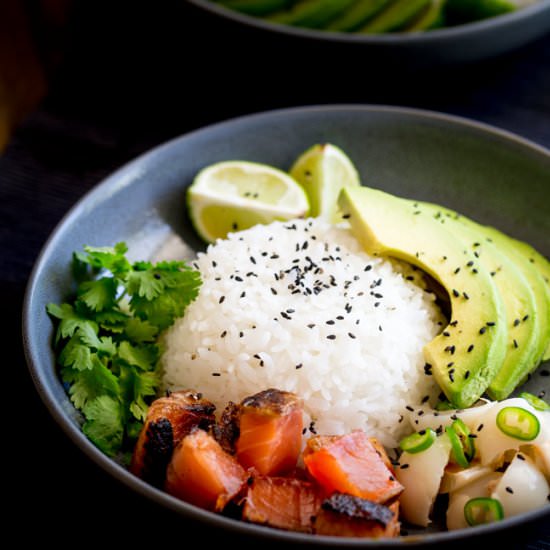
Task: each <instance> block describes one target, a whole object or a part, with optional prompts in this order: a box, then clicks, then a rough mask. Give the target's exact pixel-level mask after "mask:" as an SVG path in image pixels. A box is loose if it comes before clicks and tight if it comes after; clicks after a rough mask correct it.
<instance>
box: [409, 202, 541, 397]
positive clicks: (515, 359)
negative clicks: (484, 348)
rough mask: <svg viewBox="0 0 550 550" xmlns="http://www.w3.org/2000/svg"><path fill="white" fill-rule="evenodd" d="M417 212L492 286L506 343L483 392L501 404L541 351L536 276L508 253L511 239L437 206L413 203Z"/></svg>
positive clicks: (511, 252)
mask: <svg viewBox="0 0 550 550" xmlns="http://www.w3.org/2000/svg"><path fill="white" fill-rule="evenodd" d="M418 208H421V209H422V210H426V211H427V212H430V213H431V214H432V215H433V217H434V220H437V221H438V222H439V223H440V224H446V227H447V229H449V230H450V231H452V233H453V234H454V235H457V236H458V237H459V238H460V239H461V240H462V241H463V242H464V243H466V244H467V246H468V248H469V250H471V251H473V253H474V255H475V256H476V257H477V258H478V260H479V262H481V264H482V265H483V266H484V267H485V268H486V269H487V270H488V271H489V273H490V275H491V276H492V277H493V279H494V281H495V284H496V287H497V289H498V291H499V293H500V296H501V299H502V302H503V305H504V309H505V312H506V323H507V328H508V341H507V343H506V355H505V357H504V361H503V363H502V365H501V367H500V368H499V369H498V371H497V373H496V375H495V377H494V378H493V379H492V380H491V382H490V384H489V386H488V388H487V392H488V393H489V395H490V396H491V397H492V398H493V399H498V400H501V399H505V398H506V397H508V396H509V395H510V394H511V393H512V392H513V391H514V389H515V388H516V387H517V386H518V385H519V384H520V383H521V381H522V380H523V379H524V378H525V376H526V375H527V374H528V373H530V372H532V371H533V370H534V369H535V368H536V367H537V365H538V364H539V363H540V358H541V354H542V351H543V349H544V348H546V343H547V339H546V337H545V335H546V333H547V328H546V327H547V325H548V322H549V320H548V319H547V318H546V316H545V315H544V314H545V312H546V301H545V299H544V297H543V295H542V293H541V292H540V281H536V280H535V281H533V279H534V278H536V275H537V274H536V273H534V270H533V268H532V267H531V266H530V265H525V264H526V263H527V262H526V260H524V259H523V258H517V252H515V251H514V250H512V249H511V248H510V243H511V240H510V239H509V238H508V237H506V236H505V235H504V234H502V233H500V236H499V235H498V234H497V233H498V232H497V231H496V230H493V229H492V228H487V227H483V226H481V225H479V224H477V223H475V222H474V221H472V220H470V219H468V218H465V217H464V216H461V215H459V214H458V213H456V212H453V211H452V210H448V209H445V208H441V207H440V206H436V205H433V204H427V203H419V206H418ZM491 237H494V238H491ZM537 283H538V284H537ZM534 290H536V291H537V292H535V291H534ZM453 292H455V289H453ZM541 302H542V303H541ZM541 309H542V313H543V315H542V317H541V315H540V312H541Z"/></svg>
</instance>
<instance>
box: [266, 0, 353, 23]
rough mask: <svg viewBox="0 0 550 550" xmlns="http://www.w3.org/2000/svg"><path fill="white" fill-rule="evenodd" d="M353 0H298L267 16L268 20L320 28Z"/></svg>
mask: <svg viewBox="0 0 550 550" xmlns="http://www.w3.org/2000/svg"><path fill="white" fill-rule="evenodd" d="M353 2H354V0H299V1H298V2H296V3H294V4H293V5H292V6H290V7H289V8H288V9H287V10H282V11H279V12H277V13H273V14H271V15H268V16H267V19H268V20H269V21H272V22H274V23H282V24H284V25H296V26H299V27H309V28H320V27H323V26H325V25H326V24H328V23H329V22H330V21H331V20H332V19H334V18H335V17H337V16H338V15H339V14H340V13H341V12H343V11H344V10H345V9H347V8H348V7H349V6H350V5H351V4H352V3H353Z"/></svg>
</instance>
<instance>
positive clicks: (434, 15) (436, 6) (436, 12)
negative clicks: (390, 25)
mask: <svg viewBox="0 0 550 550" xmlns="http://www.w3.org/2000/svg"><path fill="white" fill-rule="evenodd" d="M446 1H447V0H431V2H430V4H429V5H428V6H427V7H426V8H424V10H423V11H422V12H420V13H419V14H418V16H417V17H415V18H414V19H413V20H412V21H410V22H409V23H408V24H407V25H406V26H405V27H404V28H403V32H420V31H429V30H431V29H438V28H440V27H443V26H444V25H445V3H446Z"/></svg>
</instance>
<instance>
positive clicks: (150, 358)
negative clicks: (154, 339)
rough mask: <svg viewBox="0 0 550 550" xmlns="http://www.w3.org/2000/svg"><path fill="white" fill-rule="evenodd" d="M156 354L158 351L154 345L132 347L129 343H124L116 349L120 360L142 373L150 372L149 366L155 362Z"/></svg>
mask: <svg viewBox="0 0 550 550" xmlns="http://www.w3.org/2000/svg"><path fill="white" fill-rule="evenodd" d="M158 354H159V350H158V347H157V346H155V345H147V344H145V345H141V346H133V345H132V344H130V342H127V341H124V342H121V343H120V345H119V347H118V356H119V357H120V359H122V360H123V361H125V362H126V363H128V365H134V366H136V367H139V368H140V369H142V370H144V371H147V370H151V366H154V365H155V363H156V362H157V359H158Z"/></svg>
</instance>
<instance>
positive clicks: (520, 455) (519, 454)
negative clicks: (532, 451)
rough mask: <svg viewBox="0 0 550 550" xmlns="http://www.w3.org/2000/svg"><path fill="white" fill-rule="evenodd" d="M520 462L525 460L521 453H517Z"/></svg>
mask: <svg viewBox="0 0 550 550" xmlns="http://www.w3.org/2000/svg"><path fill="white" fill-rule="evenodd" d="M516 456H517V457H518V458H519V459H520V460H525V457H524V456H523V455H522V454H521V453H518V454H517V455H516Z"/></svg>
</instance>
